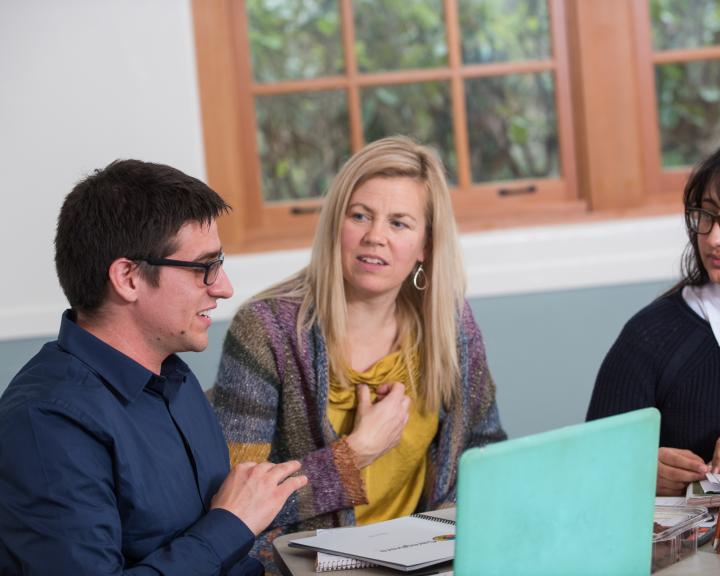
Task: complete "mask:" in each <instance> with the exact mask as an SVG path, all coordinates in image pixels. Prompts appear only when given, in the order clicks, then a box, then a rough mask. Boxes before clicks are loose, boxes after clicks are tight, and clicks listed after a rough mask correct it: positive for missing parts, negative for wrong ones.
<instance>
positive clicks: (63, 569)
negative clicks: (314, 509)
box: [0, 160, 307, 576]
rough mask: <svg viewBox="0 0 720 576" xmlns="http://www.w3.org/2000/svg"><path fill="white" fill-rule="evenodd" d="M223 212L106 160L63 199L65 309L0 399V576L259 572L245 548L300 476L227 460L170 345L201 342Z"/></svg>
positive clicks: (181, 180) (184, 185) (59, 253)
mask: <svg viewBox="0 0 720 576" xmlns="http://www.w3.org/2000/svg"><path fill="white" fill-rule="evenodd" d="M228 209H229V206H228V205H227V204H225V202H224V201H223V200H222V198H220V196H218V195H217V194H216V193H215V192H213V191H212V190H211V189H210V188H209V187H208V186H206V185H205V184H204V183H202V182H200V181H199V180H197V179H195V178H192V177H190V176H187V175H185V174H183V173H182V172H180V171H179V170H176V169H174V168H171V167H169V166H164V165H160V164H151V163H146V162H140V161H138V160H124V161H116V162H113V163H112V164H110V165H109V166H107V167H106V168H105V169H103V170H99V171H96V172H95V173H94V174H92V175H90V176H89V177H87V178H86V179H84V180H83V181H81V182H80V183H78V184H77V185H76V186H75V188H74V189H73V190H72V192H71V193H70V194H69V195H68V196H67V197H66V198H65V202H64V203H63V206H62V209H61V210H60V216H59V218H58V225H57V233H56V237H55V263H56V268H57V275H58V278H59V280H60V284H61V286H62V288H63V290H64V292H65V295H66V296H67V299H68V301H69V303H70V306H71V308H70V310H68V311H66V312H65V313H64V314H63V316H62V320H61V325H60V333H59V335H58V339H57V340H56V341H54V342H49V343H48V344H45V346H43V348H42V349H41V350H40V351H39V352H38V354H36V355H35V356H34V357H33V358H32V359H31V360H30V361H29V362H28V363H27V364H26V365H25V366H24V367H23V368H22V369H21V370H20V372H19V373H18V374H17V375H16V376H15V378H13V380H12V382H11V383H10V385H9V387H8V388H7V390H6V391H5V393H4V394H3V395H2V397H1V398H0V573H1V574H38V575H43V576H44V575H48V574H94V575H101V574H119V573H122V574H137V575H141V574H155V575H157V574H173V575H183V574H193V575H208V576H210V575H216V574H229V575H240V574H243V575H244V574H262V572H263V567H262V565H261V564H260V563H259V562H257V560H255V559H253V558H250V557H249V556H248V555H247V553H248V551H249V550H250V549H251V548H252V546H253V544H254V541H255V536H256V535H257V534H260V533H261V532H262V531H263V530H264V529H265V527H266V526H267V525H268V524H269V523H270V522H271V521H272V520H273V518H274V517H275V515H276V514H277V512H278V511H279V510H280V508H281V507H282V506H283V504H284V503H285V501H286V500H287V499H288V497H289V496H290V495H291V494H292V493H293V492H294V491H295V490H297V489H298V488H300V487H302V486H303V485H304V484H305V483H306V481H307V479H306V478H305V476H299V475H295V476H293V475H294V474H295V472H297V471H298V470H299V468H300V464H299V462H284V463H281V464H277V465H271V464H268V463H265V464H258V465H255V464H252V463H244V464H241V465H238V466H236V467H234V468H233V469H232V470H230V465H229V456H228V450H227V445H226V444H225V440H224V438H223V434H222V430H221V428H220V426H219V423H218V421H217V419H216V417H215V415H214V412H213V410H212V408H211V407H210V405H209V404H208V402H207V400H206V398H205V395H204V393H203V391H202V389H201V387H200V385H199V383H198V381H197V379H196V378H195V376H194V375H193V373H192V372H191V371H190V369H189V368H188V367H187V365H186V364H185V363H184V362H183V361H182V360H180V358H179V357H178V356H177V355H176V352H180V351H187V350H195V351H200V350H203V349H204V348H205V347H206V346H207V343H208V335H207V332H208V328H209V327H210V324H211V322H212V321H211V311H212V309H214V308H215V307H216V302H217V300H218V299H221V298H229V297H230V296H231V295H232V286H231V285H230V281H229V280H228V278H227V276H226V275H225V273H224V271H223V269H222V265H223V253H222V246H221V244H220V238H219V236H218V231H217V224H216V222H215V220H216V218H217V217H218V216H219V215H221V214H222V213H224V212H225V211H227V210H228Z"/></svg>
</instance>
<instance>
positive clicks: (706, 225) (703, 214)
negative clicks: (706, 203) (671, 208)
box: [685, 208, 720, 234]
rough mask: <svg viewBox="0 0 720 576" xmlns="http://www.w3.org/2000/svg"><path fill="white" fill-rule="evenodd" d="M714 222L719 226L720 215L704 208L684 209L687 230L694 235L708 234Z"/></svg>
mask: <svg viewBox="0 0 720 576" xmlns="http://www.w3.org/2000/svg"><path fill="white" fill-rule="evenodd" d="M715 222H718V223H719V224H720V214H716V213H715V212H710V211H709V210H705V209H704V208H686V209H685V224H686V225H687V227H688V230H691V231H692V232H695V233H696V234H710V231H711V230H712V228H713V226H714V225H715Z"/></svg>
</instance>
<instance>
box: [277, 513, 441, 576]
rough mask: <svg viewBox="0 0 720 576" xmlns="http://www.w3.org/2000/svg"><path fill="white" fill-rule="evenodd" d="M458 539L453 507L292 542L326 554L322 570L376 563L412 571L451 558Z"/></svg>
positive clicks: (320, 565)
mask: <svg viewBox="0 0 720 576" xmlns="http://www.w3.org/2000/svg"><path fill="white" fill-rule="evenodd" d="M454 540H455V509H454V508H449V509H445V510H437V511H434V512H428V513H426V514H414V515H412V516H404V517H402V518H396V519H394V520H387V521H385V522H377V523H374V524H367V525H365V526H355V527H351V528H336V529H333V530H318V533H317V535H316V536H312V537H310V538H301V539H298V540H293V541H291V542H290V543H289V545H290V546H292V547H296V548H308V549H311V550H317V551H318V552H320V553H322V554H323V555H324V556H318V560H317V568H316V571H318V572H321V571H326V570H342V569H349V568H362V567H366V566H368V565H372V564H379V565H382V566H388V567H390V568H394V569H395V570H401V571H410V570H417V569H419V568H425V567H427V566H433V565H435V564H440V563H442V562H447V561H451V560H452V557H453V549H454ZM327 556H331V558H330V559H327ZM338 556H339V558H338ZM359 563H362V564H359ZM331 566H332V567H331Z"/></svg>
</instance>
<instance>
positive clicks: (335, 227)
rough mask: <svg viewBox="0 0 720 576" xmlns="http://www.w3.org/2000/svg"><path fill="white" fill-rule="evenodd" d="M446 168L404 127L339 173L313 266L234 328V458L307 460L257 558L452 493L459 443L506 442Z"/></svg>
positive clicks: (230, 409)
mask: <svg viewBox="0 0 720 576" xmlns="http://www.w3.org/2000/svg"><path fill="white" fill-rule="evenodd" d="M464 285H465V282H464V272H463V267H462V262H461V256H460V250H459V245H458V238H457V232H456V227H455V220H454V217H453V213H452V206H451V202H450V195H449V192H448V188H447V184H446V181H445V177H444V171H443V167H442V164H441V162H440V160H439V159H438V157H437V156H436V154H435V153H434V152H433V151H431V150H430V149H428V148H426V147H424V146H421V145H419V144H417V143H415V142H413V141H412V140H410V139H408V138H404V137H392V138H385V139H383V140H379V141H376V142H373V143H372V144H369V145H368V146H366V147H365V148H364V149H363V150H361V151H360V152H358V153H357V154H355V155H354V156H353V157H352V158H350V160H348V162H347V163H346V164H345V165H344V166H343V168H342V169H341V171H340V173H339V174H338V175H337V176H336V178H335V179H334V181H333V183H332V185H331V187H330V190H329V192H328V195H327V198H326V199H325V203H324V206H323V209H322V213H321V216H320V222H319V225H318V229H317V232H316V235H315V241H314V244H313V248H312V256H311V261H310V264H309V265H308V267H307V268H305V269H304V270H302V271H300V272H299V273H298V274H296V275H295V276H293V277H291V278H289V279H288V280H287V281H285V282H283V283H281V284H280V285H278V286H275V287H273V288H270V289H269V290H267V291H266V292H263V293H262V294H259V295H257V296H256V297H254V298H253V299H251V301H250V302H249V303H247V304H245V305H243V306H242V307H241V308H240V310H239V311H238V312H237V315H236V316H235V319H234V320H233V322H232V325H231V326H230V329H229V331H228V334H227V337H226V340H225V345H224V350H223V357H222V361H221V365H220V370H219V373H218V379H217V382H216V386H215V389H214V394H213V396H214V398H213V400H214V404H215V408H216V410H217V412H218V415H219V418H220V422H221V424H222V426H223V429H224V431H225V435H226V438H227V440H228V443H229V446H230V456H231V460H232V461H233V463H237V462H242V461H248V460H254V461H263V460H271V461H273V462H280V461H284V460H290V459H297V460H301V461H302V464H303V474H305V475H306V476H307V477H308V479H309V483H308V486H307V487H306V488H304V489H302V490H301V491H300V492H298V493H297V495H296V496H295V497H293V498H292V499H291V501H288V503H287V504H286V506H285V507H284V508H283V510H282V511H281V512H280V514H279V515H278V517H277V518H276V519H275V522H274V524H273V525H272V526H271V528H270V529H269V531H268V532H266V533H265V534H263V535H262V536H261V537H260V538H259V539H258V542H257V543H256V545H255V549H254V553H255V555H256V556H258V557H260V559H262V560H263V561H264V562H265V564H266V567H267V568H269V569H270V570H272V564H271V550H270V546H269V544H270V542H271V541H272V539H273V538H275V537H276V536H278V535H279V534H282V533H285V532H294V531H299V530H305V529H310V528H329V527H333V526H343V525H349V524H355V523H369V522H375V521H380V520H385V519H389V518H392V517H397V516H402V515H406V514H411V513H413V512H414V511H416V510H426V509H434V508H438V507H441V506H443V505H444V504H447V503H452V502H453V500H454V497H455V479H456V473H457V463H458V458H459V457H460V454H461V452H462V451H463V450H465V449H466V448H469V447H473V446H482V445H484V444H487V443H489V442H495V441H498V440H502V439H504V438H505V433H504V432H503V430H502V427H501V425H500V420H499V416H498V411H497V407H496V403H495V385H494V383H493V380H492V377H491V376H490V372H489V370H488V366H487V362H486V359H485V349H484V345H483V341H482V336H481V334H480V330H479V328H478V326H477V324H476V323H475V320H474V318H473V315H472V312H471V309H470V307H469V305H468V304H467V302H465V300H464Z"/></svg>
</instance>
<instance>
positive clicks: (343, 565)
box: [315, 528, 375, 572]
mask: <svg viewBox="0 0 720 576" xmlns="http://www.w3.org/2000/svg"><path fill="white" fill-rule="evenodd" d="M338 530H339V528H338ZM327 531H328V530H327V529H322V528H320V529H318V531H317V533H318V534H322V533H323V532H327ZM370 566H375V564H373V563H372V562H365V561H364V560H357V559H355V558H346V557H345V556H336V555H335V554H328V553H327V552H318V553H317V558H316V559H315V572H330V571H332V570H352V569H354V568H370Z"/></svg>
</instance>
